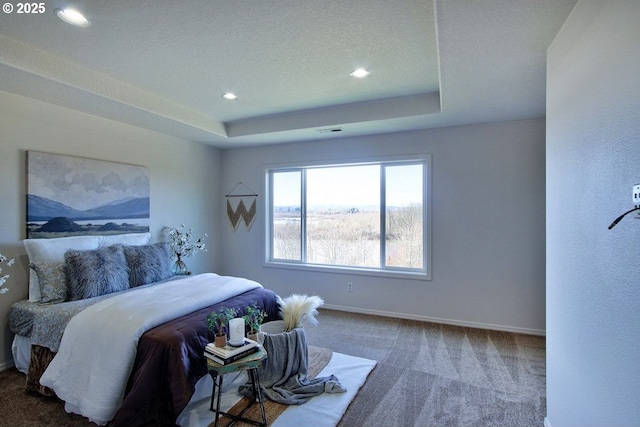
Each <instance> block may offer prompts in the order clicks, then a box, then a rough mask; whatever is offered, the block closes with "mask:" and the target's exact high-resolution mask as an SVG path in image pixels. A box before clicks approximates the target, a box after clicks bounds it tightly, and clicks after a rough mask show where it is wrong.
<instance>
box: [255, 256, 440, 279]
mask: <svg viewBox="0 0 640 427" xmlns="http://www.w3.org/2000/svg"><path fill="white" fill-rule="evenodd" d="M263 267H266V268H279V269H284V270H299V271H309V272H316V273H332V274H351V275H355V276H373V277H386V278H393V279H407V280H420V281H427V280H431V276H430V274H428V273H427V272H423V271H415V272H414V271H401V270H375V269H371V268H358V267H337V266H333V265H332V266H328V265H313V264H294V263H288V262H277V261H267V262H264V263H263Z"/></svg>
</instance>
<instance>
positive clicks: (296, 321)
mask: <svg viewBox="0 0 640 427" xmlns="http://www.w3.org/2000/svg"><path fill="white" fill-rule="evenodd" d="M323 304H324V301H323V300H322V298H320V297H318V296H308V295H298V294H292V295H290V296H288V297H286V298H285V299H283V300H281V302H280V315H281V316H282V320H283V321H284V330H285V331H291V330H293V329H295V328H301V327H303V326H304V325H305V323H307V322H309V323H310V324H312V325H314V326H315V325H317V324H318V319H316V316H317V315H318V310H317V309H318V308H319V307H321V306H322V305H323Z"/></svg>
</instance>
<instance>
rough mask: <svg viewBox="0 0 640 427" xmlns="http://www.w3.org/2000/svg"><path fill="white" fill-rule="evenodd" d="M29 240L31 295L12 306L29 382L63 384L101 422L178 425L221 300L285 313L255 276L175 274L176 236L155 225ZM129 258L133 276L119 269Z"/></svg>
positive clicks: (79, 407)
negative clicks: (170, 239)
mask: <svg viewBox="0 0 640 427" xmlns="http://www.w3.org/2000/svg"><path fill="white" fill-rule="evenodd" d="M38 240H42V241H38ZM25 248H26V250H27V254H28V255H29V261H30V267H31V269H32V271H31V272H30V283H29V289H30V292H29V294H30V295H29V300H23V301H19V302H17V303H15V304H14V305H13V306H12V309H11V312H10V315H9V320H10V328H11V330H12V332H14V333H15V334H16V337H15V339H14V345H13V354H14V360H15V362H16V366H17V367H18V369H20V370H21V371H23V372H25V373H26V388H27V389H29V390H34V391H37V392H40V393H42V394H53V393H55V394H56V395H57V396H58V397H60V398H61V399H62V400H64V401H65V408H66V409H67V410H68V411H70V412H74V413H78V414H81V415H83V416H86V417H87V418H89V419H90V420H92V421H94V422H96V423H97V424H106V423H109V425H110V426H111V425H113V426H138V425H144V424H147V423H154V424H156V425H175V422H176V419H177V417H178V415H179V414H180V412H182V410H183V409H184V408H185V406H186V405H187V403H188V402H189V399H190V398H191V395H192V394H193V392H194V388H195V384H196V382H197V381H198V380H199V379H200V378H201V377H202V376H204V375H206V372H207V370H206V361H205V359H204V358H203V357H202V352H203V349H204V346H205V345H206V343H207V342H209V341H210V340H211V338H210V335H209V334H210V333H209V331H208V330H207V324H206V316H207V315H208V314H209V313H211V312H212V311H213V310H217V309H219V308H220V307H233V308H236V309H239V310H240V311H242V310H244V309H245V308H246V307H248V306H250V305H253V304H257V305H258V306H259V307H261V308H262V309H263V310H265V311H266V312H267V316H268V318H269V319H270V320H275V319H279V318H280V316H279V308H280V307H279V303H278V301H279V298H278V297H277V295H275V293H273V292H272V291H270V290H268V289H265V288H264V287H262V286H261V285H260V284H258V283H256V282H253V281H251V280H247V279H244V278H237V277H228V276H219V275H216V274H213V273H206V274H199V275H194V276H182V277H177V276H172V275H171V273H170V260H169V252H168V249H167V247H166V245H165V244H163V243H156V244H149V236H148V234H147V235H144V234H143V235H119V236H82V238H79V237H69V238H59V239H46V241H44V239H30V240H25ZM114 259H116V261H117V262H116V261H114ZM80 261H83V262H84V264H88V266H87V265H83V266H81V267H82V268H80V267H79V265H80V264H83V262H80ZM123 262H124V263H125V267H126V275H125V276H122V274H121V272H119V271H115V270H121V269H122V263H123ZM74 263H75V264H74ZM114 264H117V265H116V267H114ZM118 266H119V267H118ZM76 270H80V273H79V272H78V271H76ZM83 275H85V276H88V277H83ZM78 276H80V277H78ZM114 277H115V279H114ZM33 279H35V280H33ZM125 280H126V282H127V283H126V284H125V283H124V281H125ZM114 282H116V284H115V285H114ZM96 283H97V284H96ZM65 286H66V288H65Z"/></svg>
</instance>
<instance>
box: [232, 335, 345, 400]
mask: <svg viewBox="0 0 640 427" xmlns="http://www.w3.org/2000/svg"><path fill="white" fill-rule="evenodd" d="M263 346H264V349H265V350H266V352H267V354H268V358H267V360H266V361H265V362H264V363H263V365H262V366H261V367H259V368H258V374H259V375H260V389H261V390H262V393H263V395H264V396H266V397H267V398H269V399H270V400H273V401H274V402H278V403H283V404H286V405H301V404H303V403H305V402H307V401H308V400H309V399H311V398H312V397H314V396H317V395H319V394H322V393H324V392H327V393H344V392H345V391H347V389H346V388H345V387H344V386H343V385H342V384H340V382H339V381H338V378H336V377H335V376H334V375H330V376H328V377H316V378H313V379H309V378H307V372H308V357H309V353H308V349H307V338H306V335H305V333H304V329H301V328H297V329H294V330H292V331H291V332H283V333H280V334H265V335H264V343H263ZM238 391H239V392H240V394H242V395H244V396H252V393H253V389H252V387H251V383H250V382H248V383H247V384H244V385H242V386H240V388H239V390H238Z"/></svg>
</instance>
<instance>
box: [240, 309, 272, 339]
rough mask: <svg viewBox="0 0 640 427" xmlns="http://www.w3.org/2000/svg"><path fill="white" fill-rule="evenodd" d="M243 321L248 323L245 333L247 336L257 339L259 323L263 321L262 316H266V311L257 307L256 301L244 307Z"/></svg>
mask: <svg viewBox="0 0 640 427" xmlns="http://www.w3.org/2000/svg"><path fill="white" fill-rule="evenodd" d="M244 313H245V314H244V316H242V317H243V318H244V321H245V323H246V324H247V325H249V333H248V334H247V338H249V339H251V340H254V341H258V332H260V325H262V322H263V321H264V318H265V317H267V312H266V311H264V310H261V309H260V308H259V307H258V304H257V303H254V304H253V305H250V306H249V307H247V308H245V309H244Z"/></svg>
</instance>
